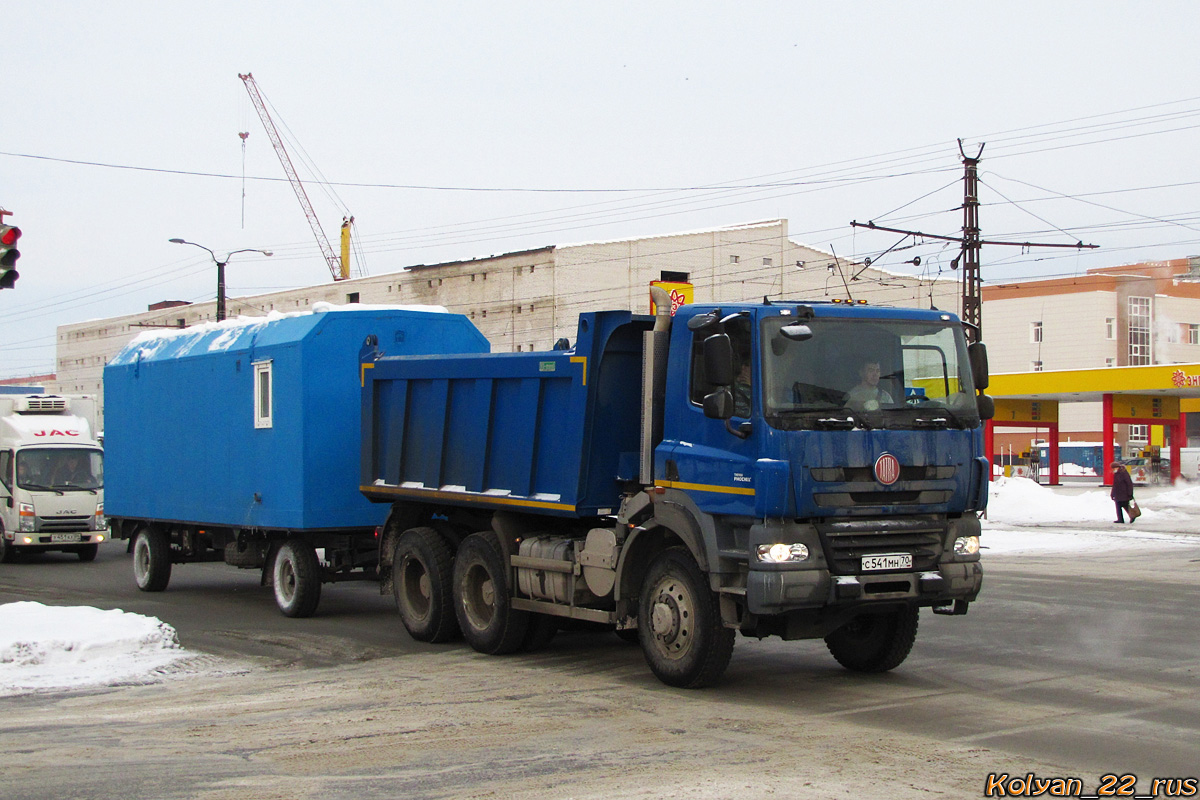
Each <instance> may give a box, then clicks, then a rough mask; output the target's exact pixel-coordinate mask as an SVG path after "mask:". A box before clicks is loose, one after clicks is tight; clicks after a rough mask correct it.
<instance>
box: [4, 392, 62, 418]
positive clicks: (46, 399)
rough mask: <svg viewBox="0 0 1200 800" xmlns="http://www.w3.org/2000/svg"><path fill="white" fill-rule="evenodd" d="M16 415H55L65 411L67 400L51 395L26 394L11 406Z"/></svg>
mask: <svg viewBox="0 0 1200 800" xmlns="http://www.w3.org/2000/svg"><path fill="white" fill-rule="evenodd" d="M13 405H14V408H13V410H14V411H16V412H17V413H18V414H57V413H59V412H61V411H66V410H67V398H65V397H58V396H57V395H52V394H28V395H25V396H23V397H18V398H17V400H16V402H15V403H14V404H13Z"/></svg>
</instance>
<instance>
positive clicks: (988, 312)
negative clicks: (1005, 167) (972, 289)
mask: <svg viewBox="0 0 1200 800" xmlns="http://www.w3.org/2000/svg"><path fill="white" fill-rule="evenodd" d="M983 320H984V338H985V340H986V341H987V343H988V355H989V359H990V362H991V370H992V373H993V374H997V373H1010V374H1009V375H1006V376H1004V378H1002V379H1000V381H999V383H1001V384H1003V385H1004V386H1006V387H1009V390H1010V391H1013V392H1015V393H1016V395H1015V396H1017V397H1020V398H1023V399H1024V400H1026V401H1029V402H1034V403H1039V402H1041V403H1044V404H1047V405H1048V404H1049V403H1050V402H1053V403H1055V404H1057V405H1056V415H1055V416H1054V423H1055V424H1056V426H1057V431H1058V437H1059V441H1060V442H1064V443H1065V442H1089V441H1090V442H1096V443H1097V444H1100V443H1103V442H1105V440H1106V438H1110V437H1111V436H1112V434H1107V435H1106V430H1108V429H1109V428H1110V427H1111V426H1110V425H1106V420H1108V421H1110V422H1111V421H1112V420H1136V421H1132V422H1122V423H1118V424H1116V425H1115V427H1112V428H1111V429H1112V430H1113V431H1115V438H1116V443H1117V444H1119V445H1120V446H1121V448H1122V454H1123V455H1126V456H1128V455H1130V454H1132V453H1135V452H1142V451H1144V450H1146V449H1148V448H1149V449H1153V448H1155V447H1165V445H1167V444H1168V441H1167V439H1168V438H1169V434H1166V433H1165V432H1166V431H1167V430H1168V429H1170V430H1174V431H1175V435H1176V436H1177V437H1178V438H1179V439H1181V440H1182V441H1178V442H1173V443H1174V444H1177V445H1178V446H1183V447H1187V446H1189V445H1196V444H1200V413H1195V412H1200V399H1197V396H1198V395H1200V392H1196V391H1194V389H1197V388H1200V256H1193V257H1190V258H1181V259H1174V260H1170V261H1154V262H1146V263H1140V264H1127V265H1124V266H1119V267H1105V268H1101V269H1092V270H1088V271H1087V272H1085V273H1083V274H1080V275H1076V276H1071V277H1059V278H1053V279H1046V280H1034V281H1024V282H1021V283H1013V284H999V285H990V286H985V287H984V290H983ZM1165 367H1171V368H1169V369H1164V368H1165ZM1152 368H1154V369H1152ZM1106 369H1114V370H1117V372H1114V373H1113V374H1112V375H1111V376H1109V378H1110V379H1109V380H1105V373H1102V372H1101V373H1099V374H1098V373H1097V372H1096V370H1106ZM1032 373H1052V375H1049V374H1048V375H1046V380H1038V379H1037V378H1036V377H1035V376H1033V375H1032ZM1020 375H1029V376H1030V377H1028V378H1025V379H1021V378H1019V376H1020ZM1160 384H1161V385H1160ZM1122 392H1127V395H1128V396H1127V400H1128V402H1127V403H1125V404H1124V405H1123V406H1121V405H1119V407H1118V408H1114V407H1113V402H1114V399H1113V398H1114V397H1116V396H1120V394H1121V393H1122ZM1156 398H1157V405H1155V403H1156ZM1164 404H1165V405H1164ZM1126 406H1127V407H1128V409H1129V410H1126V411H1122V410H1121V409H1122V408H1125V407H1126ZM1142 406H1145V408H1146V409H1147V412H1146V415H1145V416H1146V417H1147V419H1146V421H1145V422H1142V421H1141V419H1140V417H1141V416H1142V414H1141V411H1140V410H1137V409H1140V408H1141V407H1142ZM1030 410H1031V411H1033V410H1034V408H1033V407H1031V409H1030ZM1043 410H1044V409H1043ZM1189 411H1191V412H1193V413H1191V414H1190V415H1189V414H1188V413H1187V412H1189ZM1155 414H1158V415H1159V416H1158V417H1155V416H1154V415H1155ZM1164 414H1166V416H1165V417H1164V416H1162V415H1164ZM1171 415H1176V416H1174V417H1172V416H1171ZM1179 415H1182V416H1179ZM997 420H998V421H1000V416H999V415H998V417H997ZM1046 420H1047V421H1049V417H1046ZM1049 430H1050V428H1049V427H1019V428H1012V427H1005V428H1002V429H997V430H996V432H995V447H996V450H995V452H996V453H997V454H1001V455H1002V456H1005V458H1006V456H1007V455H1008V454H1020V453H1022V452H1030V451H1031V445H1032V443H1033V442H1034V441H1035V440H1038V439H1043V438H1045V437H1046V436H1047V433H1048V432H1049ZM1018 457H1019V456H1018ZM1005 458H1001V459H1000V460H1001V461H1004V460H1005Z"/></svg>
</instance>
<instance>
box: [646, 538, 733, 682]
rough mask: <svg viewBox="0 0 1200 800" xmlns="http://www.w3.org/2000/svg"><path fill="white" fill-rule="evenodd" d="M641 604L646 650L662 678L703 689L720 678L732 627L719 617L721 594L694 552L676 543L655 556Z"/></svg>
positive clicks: (728, 652)
mask: <svg viewBox="0 0 1200 800" xmlns="http://www.w3.org/2000/svg"><path fill="white" fill-rule="evenodd" d="M639 606H640V607H639V610H638V631H639V636H640V639H641V644H642V653H643V654H645V656H646V663H647V664H649V665H650V671H651V672H653V673H654V674H655V676H656V677H657V678H658V679H659V680H660V681H662V682H663V683H665V684H667V685H668V686H678V687H680V688H684V689H699V688H701V687H703V686H709V685H711V684H713V683H716V682H717V681H718V680H720V679H721V676H722V675H724V674H725V668H726V667H727V666H729V659H730V657H731V656H732V655H733V638H734V631H733V630H732V629H730V628H726V627H725V626H724V625H723V624H722V623H721V611H720V607H719V606H718V604H717V596H716V594H715V593H714V592H713V591H712V590H711V589H709V588H708V581H707V579H706V578H705V577H704V573H703V572H701V571H700V567H699V566H697V564H696V561H695V559H693V558H692V555H691V553H689V552H688V551H687V550H686V549H684V548H682V547H673V548H671V549H669V550H664V551H663V552H662V553H661V554H660V555H659V556H658V557H657V558H656V559H654V561H653V563H651V565H650V569H649V571H648V572H647V573H646V579H645V581H643V583H642V594H641V601H640V604H639Z"/></svg>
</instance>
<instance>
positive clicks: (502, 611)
mask: <svg viewBox="0 0 1200 800" xmlns="http://www.w3.org/2000/svg"><path fill="white" fill-rule="evenodd" d="M507 574H508V571H507V570H506V569H505V568H504V557H503V556H502V555H501V550H500V541H499V540H498V539H497V538H496V534H495V533H493V532H491V531H482V532H480V533H473V534H471V535H470V536H468V537H467V538H466V539H464V540H463V542H462V544H460V545H459V546H458V554H457V555H456V556H455V558H454V611H455V613H456V614H457V615H458V625H459V627H460V628H461V629H462V634H463V638H464V639H466V640H467V644H469V645H471V647H472V648H474V649H475V650H477V651H479V652H480V653H487V654H488V655H503V654H506V653H513V652H516V651H517V650H518V649H520V647H521V645H522V644H523V643H524V641H525V633H526V632H527V630H528V628H529V612H527V611H516V610H514V609H513V608H512V607H511V606H510V604H509V599H510V597H511V595H510V591H509V587H508V579H507V577H506V576H507Z"/></svg>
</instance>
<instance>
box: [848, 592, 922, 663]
mask: <svg viewBox="0 0 1200 800" xmlns="http://www.w3.org/2000/svg"><path fill="white" fill-rule="evenodd" d="M919 615H920V609H919V608H917V607H916V606H909V607H906V608H904V609H902V610H900V611H893V612H891V613H887V614H863V615H862V616H859V617H855V618H854V619H852V620H850V621H849V622H847V623H846V624H845V625H843V626H842V627H840V628H838V629H837V630H836V631H834V632H833V633H831V634H829V635H828V636H826V637H825V646H826V647H828V648H829V652H830V653H832V654H833V657H834V658H836V659H837V662H838V663H839V664H841V665H842V666H843V667H845V668H846V669H850V670H854V671H855V672H887V671H888V670H890V669H895V668H896V667H898V666H900V664H901V663H903V662H904V659H906V658H908V654H909V651H911V650H912V646H913V642H915V641H916V639H917V622H918V617H919Z"/></svg>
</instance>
